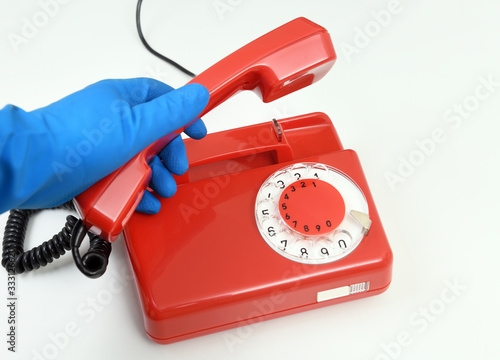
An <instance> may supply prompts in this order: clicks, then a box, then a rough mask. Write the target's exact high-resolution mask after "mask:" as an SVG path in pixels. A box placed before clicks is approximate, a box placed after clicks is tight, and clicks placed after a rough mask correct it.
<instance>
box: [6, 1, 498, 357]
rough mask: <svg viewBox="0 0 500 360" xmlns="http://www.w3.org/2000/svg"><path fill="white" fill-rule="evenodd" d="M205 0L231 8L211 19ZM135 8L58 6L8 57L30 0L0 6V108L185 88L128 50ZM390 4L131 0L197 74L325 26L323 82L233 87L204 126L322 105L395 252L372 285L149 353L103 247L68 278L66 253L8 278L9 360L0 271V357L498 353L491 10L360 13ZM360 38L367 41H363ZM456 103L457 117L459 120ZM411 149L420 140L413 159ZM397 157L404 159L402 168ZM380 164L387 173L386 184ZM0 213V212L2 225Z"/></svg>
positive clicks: (35, 237) (412, 4)
mask: <svg viewBox="0 0 500 360" xmlns="http://www.w3.org/2000/svg"><path fill="white" fill-rule="evenodd" d="M221 4H228V5H227V6H228V7H229V8H226V11H224V12H218V11H217V10H216V5H221ZM135 6H136V3H135V0H126V1H125V0H113V1H111V0H109V1H98V0H86V1H78V0H73V1H67V4H64V5H60V7H59V9H58V10H57V13H56V14H54V16H53V17H50V18H49V21H48V23H47V24H46V25H45V26H43V27H41V28H39V31H38V32H37V33H36V35H35V36H34V37H32V38H30V39H28V40H27V43H23V44H21V45H20V46H19V47H18V51H15V48H14V46H12V44H11V43H10V42H9V38H8V36H9V34H11V33H16V34H18V35H21V28H22V26H23V18H27V19H33V16H36V15H37V14H38V13H39V12H40V11H42V8H41V6H40V3H39V2H38V1H22V2H21V1H14V0H1V1H0V24H1V25H0V105H1V106H3V105H4V104H8V103H12V104H16V105H18V106H20V107H22V108H24V109H26V110H31V109H35V108H37V107H41V106H44V105H47V104H49V103H51V102H53V101H55V100H57V99H59V98H61V97H63V96H65V95H67V94H69V93H71V92H73V91H76V90H78V89H80V88H82V87H84V86H86V85H88V84H90V83H93V82H95V81H98V80H101V79H104V78H129V77H136V76H150V77H155V78H157V79H159V80H162V81H164V82H167V83H169V84H170V85H172V86H175V87H178V86H181V85H183V84H184V83H186V82H187V81H188V80H189V78H188V77H186V76H185V75H183V74H182V73H180V72H179V71H177V70H176V69H174V68H172V67H171V66H169V65H167V64H165V63H163V62H162V61H161V60H159V59H157V58H155V57H154V56H152V55H151V54H149V53H148V52H147V51H146V50H145V49H144V47H143V46H142V44H141V43H140V41H139V39H138V37H137V33H136V29H135ZM388 8H390V9H393V8H392V7H389V5H388V1H385V0H384V1H382V0H377V1H291V0H287V1H285V0H279V1H264V0H254V1H248V0H247V1H244V0H232V1H229V0H220V1H214V0H197V1H194V0H193V1H189V2H188V1H172V0H170V1H167V0H165V1H160V0H146V1H145V3H144V5H143V17H142V18H143V29H144V33H145V35H146V37H147V38H148V39H149V41H150V43H151V44H152V46H153V47H154V48H156V49H157V50H158V51H160V52H162V53H164V54H166V55H167V56H171V57H172V58H173V59H175V60H176V61H178V62H180V63H181V64H183V65H184V66H186V67H187V68H188V69H191V70H192V71H194V72H196V73H199V72H201V71H203V70H204V69H205V68H207V67H209V66H210V65H211V64H213V63H214V62H216V61H217V60H219V59H221V58H223V57H224V56H226V55H227V54H229V53H230V52H232V51H234V50H235V49H237V48H239V47H240V46H242V45H244V44H246V43H247V42H249V41H251V40H253V39H254V38H256V37H258V36H260V35H262V34H264V33H266V32H268V31H270V30H272V29H273V28H275V27H277V26H279V25H281V24H283V23H285V22H287V21H289V20H291V19H293V18H295V17H298V16H305V17H308V18H309V19H311V20H313V21H315V22H317V23H318V24H320V25H322V26H324V27H326V28H327V29H328V30H329V32H330V34H331V36H332V40H333V42H334V45H335V47H336V50H337V53H338V61H337V63H336V65H335V66H334V68H333V69H332V71H331V72H330V74H328V75H327V76H326V77H325V78H324V79H323V80H322V81H320V82H319V83H317V84H315V85H313V86H311V87H309V88H307V89H304V90H301V91H299V92H297V93H296V94H292V95H290V96H288V97H286V98H283V99H281V100H279V101H276V102H275V103H272V104H261V103H260V100H259V99H258V98H257V97H255V96H254V95H253V94H251V93H250V94H240V95H238V96H237V97H236V98H233V99H231V100H230V101H228V102H227V103H225V104H223V105H222V106H221V107H220V108H219V109H216V110H215V111H213V112H212V113H211V114H209V115H208V116H206V117H205V120H206V123H207V125H208V128H209V131H211V132H214V131H218V130H224V129H230V128H234V127H240V126H244V125H248V124H253V123H259V122H264V121H269V120H270V119H272V118H273V117H278V118H283V117H286V116H291V115H299V114H305V113H308V112H313V111H322V112H325V113H327V114H328V115H329V116H330V117H331V118H332V120H333V122H334V124H335V126H336V127H337V130H338V132H339V135H340V137H341V139H342V141H343V143H344V146H345V147H346V148H351V149H354V150H356V151H357V152H358V154H359V156H360V158H361V162H362V164H363V167H364V171H365V174H366V176H367V178H368V181H369V184H370V186H371V190H372V193H373V196H374V198H375V201H376V203H377V206H378V210H379V212H380V215H381V218H382V221H383V224H384V227H385V230H386V232H387V235H388V238H389V241H390V243H391V246H392V248H393V251H394V273H393V282H392V285H391V287H390V288H389V290H388V291H387V292H386V293H384V294H383V295H380V296H377V297H372V298H368V299H365V300H360V301H356V302H349V303H345V304H341V305H336V306H331V307H327V308H323V309H320V310H314V311H309V312H305V313H301V314H298V315H293V316H289V317H285V318H281V319H277V320H272V321H268V322H264V323H261V324H259V325H258V326H251V327H247V328H243V329H240V330H239V331H237V330H231V331H229V332H226V333H217V334H214V335H209V336H204V337H200V338H196V339H193V340H188V341H184V342H180V343H176V344H172V345H164V346H161V345H156V344H155V343H153V342H151V341H150V340H149V339H148V338H147V336H146V335H145V333H144V331H143V326H142V319H141V312H140V308H139V306H138V303H137V299H136V296H135V289H134V285H133V283H132V282H131V281H130V280H129V279H128V276H130V270H129V269H128V266H127V261H126V252H125V249H124V246H123V243H122V242H120V241H118V242H117V243H116V246H115V247H114V249H113V253H112V256H111V264H110V267H109V271H108V273H107V274H106V275H105V276H103V277H102V278H100V279H98V280H89V279H87V278H85V277H84V276H82V275H81V274H80V273H79V272H78V270H77V269H76V267H75V266H74V265H73V264H72V259H71V256H70V255H67V256H66V258H65V259H62V260H60V261H58V263H57V265H55V264H53V265H52V266H50V267H47V268H46V269H44V270H41V271H37V272H33V273H30V274H25V275H22V276H18V279H17V283H18V284H17V286H18V289H17V291H18V296H19V299H20V300H19V307H18V315H17V316H18V318H17V320H18V322H19V323H18V325H19V327H18V344H17V350H18V352H17V353H16V354H11V353H10V352H8V351H7V344H6V333H7V308H6V306H5V305H6V298H7V294H6V292H7V284H6V276H0V293H1V294H2V295H1V297H2V298H3V299H5V300H2V301H1V302H0V304H1V306H0V334H1V335H0V340H1V341H0V344H2V345H0V346H1V348H0V353H1V355H0V357H1V358H3V359H5V358H8V359H17V358H18V359H32V358H36V357H35V355H36V354H37V353H38V354H41V355H42V356H44V358H46V359H47V358H57V359H89V358H91V359H106V358H120V359H135V358H144V359H160V358H161V359H177V358H182V359H199V358H210V359H212V358H214V359H215V358H217V359H229V358H232V359H256V358H258V359H272V358H280V359H282V358H287V359H304V358H316V359H360V360H363V359H366V360H372V359H377V360H383V359H392V358H399V359H423V358H425V359H443V358H447V359H470V358H479V359H492V358H498V356H499V354H500V342H499V341H498V324H499V320H500V313H499V310H498V304H499V301H500V290H499V289H500V287H499V286H498V274H499V267H500V266H499V261H498V254H499V252H500V241H499V238H498V232H497V224H498V216H499V211H498V202H499V200H500V191H499V186H498V184H499V183H500V169H499V165H498V159H499V158H500V150H499V146H498V133H499V132H500V122H499V115H498V114H499V113H500V101H499V100H500V86H499V82H500V66H499V64H500V41H499V34H500V21H499V20H498V14H499V13H500V3H499V2H497V1H494V0H491V1H486V0H483V1H474V2H472V1H464V0H442V1H439V2H438V1H430V0H426V1H410V0H402V1H401V2H400V3H399V6H397V7H396V11H393V13H392V15H391V16H390V19H389V18H388V17H387V16H385V18H384V20H383V21H382V20H380V19H381V17H380V16H381V15H376V14H377V13H378V14H381V12H382V13H384V14H386V15H387V9H388ZM377 18H378V19H379V20H376V19H377ZM377 21H378V23H380V22H381V21H382V22H384V23H383V25H377ZM360 32H363V33H364V34H366V33H367V32H368V33H369V35H368V37H365V38H364V39H362V37H363V35H360ZM365 36H366V35H365ZM349 49H350V51H348V50H349ZM488 78H490V79H493V81H494V82H496V85H494V86H492V88H491V89H490V91H489V92H488V91H487V90H486V88H484V87H483V88H480V90H479V91H480V93H479V96H480V97H481V98H482V100H478V99H477V97H476V95H475V94H476V89H477V88H478V86H480V84H481V80H480V79H484V80H485V81H487V80H488ZM464 103H465V104H464ZM456 105H459V106H464V105H465V106H466V107H467V108H468V109H469V110H464V112H463V113H462V115H458V114H457V113H455V112H454V106H456ZM453 116H454V117H453ZM446 118H448V121H447V120H446ZM450 119H451V120H450ZM439 129H441V130H439ZM436 131H438V132H439V131H442V132H444V135H443V138H441V140H442V141H441V142H440V143H435V144H434V145H435V146H431V145H429V141H428V140H426V139H430V138H431V134H432V133H433V132H436ZM419 142H420V143H422V142H424V143H426V144H427V146H428V151H427V153H428V154H427V155H425V156H424V157H422V152H420V153H419V151H421V150H419V145H418V143H419ZM404 161H413V162H414V163H415V161H417V164H418V165H417V166H414V168H413V169H409V168H408V165H407V166H406V168H403V167H402V165H401V164H402V163H403V162H404ZM400 171H403V173H400ZM404 171H406V172H404ZM388 173H391V174H393V175H398V176H401V178H400V179H399V180H400V181H398V182H397V183H396V184H392V186H391V183H390V182H389V181H388V180H387V178H386V177H387V174H388ZM65 215H66V214H65V213H64V212H50V213H44V214H42V215H40V216H38V217H37V218H36V219H34V221H33V222H32V225H31V226H30V229H29V233H28V237H29V239H28V240H27V245H26V248H28V247H30V248H31V247H32V246H35V245H38V244H39V243H40V242H41V241H42V240H46V239H48V238H50V237H51V236H52V234H53V233H55V232H57V231H59V230H60V228H61V227H62V224H63V223H64V217H65ZM6 218H7V215H6V214H3V215H1V216H0V223H2V224H3V223H4V222H5V220H6ZM115 281H121V283H120V284H122V285H121V290H119V291H118V292H117V293H115V294H114V295H113V298H112V300H111V301H109V303H106V304H98V305H99V308H98V309H99V311H97V310H91V309H92V307H91V306H90V305H89V304H90V302H92V299H96V298H97V297H99V296H101V297H102V294H103V291H109V289H110V288H111V287H112V286H113V284H115V283H114V282H115ZM449 283H458V284H459V286H458V287H457V288H455V289H454V291H455V293H456V294H453V292H451V291H450V290H446V289H447V288H448V287H449V285H447V284H449ZM181 290H182V289H179V291H181ZM443 295H444V296H445V298H444V299H442V296H443ZM443 300H446V301H447V303H445V302H443ZM426 309H427V310H426ZM422 311H427V312H429V314H430V315H428V317H427V318H425V317H424V316H423V315H421V314H422V313H421V312H422ZM68 324H69V326H70V327H71V326H75V327H76V330H75V332H77V335H76V336H73V337H71V338H70V339H69V340H68V341H67V342H65V343H61V344H59V347H56V345H57V344H56V345H54V344H55V342H54V341H53V340H51V337H50V335H51V334H58V333H61V332H63V331H65V327H66V326H67V325H68ZM228 339H232V340H233V341H234V339H237V340H238V341H237V342H228ZM398 339H399V341H400V342H402V345H396V342H397V341H398ZM54 349H55V350H56V351H55V352H54V351H53V350H54ZM44 352H45V353H44ZM44 354H45V355H44ZM38 358H39V359H40V357H38Z"/></svg>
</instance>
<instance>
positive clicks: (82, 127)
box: [0, 78, 209, 213]
mask: <svg viewBox="0 0 500 360" xmlns="http://www.w3.org/2000/svg"><path fill="white" fill-rule="evenodd" d="M208 99H209V94H208V91H207V89H206V88H205V87H203V86H202V85H199V84H190V85H186V86H183V87H181V88H179V89H177V90H174V89H173V88H171V87H170V86H168V85H165V84H163V83H161V82H159V81H156V80H153V79H147V78H137V79H128V80H104V81H100V82H98V83H95V84H93V85H90V86H88V87H86V88H84V89H83V90H80V91H78V92H76V93H74V94H72V95H69V96H68V97H65V98H63V99H62V100H59V101H57V102H55V103H53V104H51V105H49V106H47V107H45V108H41V109H38V110H35V111H31V112H25V111H23V110H22V109H20V108H18V107H15V106H12V105H8V106H6V107H5V108H4V109H2V110H0V213H2V212H4V211H7V210H9V209H13V208H23V209H28V208H32V209H34V208H48V207H54V206H57V205H60V204H62V203H64V202H66V201H68V200H70V199H72V198H73V197H75V196H76V195H78V194H80V193H81V192H82V191H84V190H86V189H87V188H89V187H90V186H91V185H92V184H94V183H95V182H97V181H98V180H100V179H101V178H103V177H105V176H106V175H108V174H110V173H111V172H113V171H114V170H116V169H117V168H119V167H120V166H122V165H123V164H125V163H126V162H127V161H128V160H130V159H131V158H132V157H133V156H134V155H136V154H137V153H138V152H139V151H141V150H142V149H144V148H145V147H147V146H148V145H149V144H151V143H153V142H154V141H156V140H158V139H159V138H161V137H163V136H165V135H166V134H168V133H171V132H173V131H175V130H177V129H179V128H181V127H183V126H184V125H186V124H188V123H189V122H191V121H193V120H194V119H196V118H197V116H198V115H199V114H200V113H201V111H202V110H203V109H204V108H205V106H206V105H207V103H208ZM186 134H187V135H189V136H191V137H192V138H196V139H200V138H202V137H204V136H205V135H206V128H205V125H204V124H203V122H202V121H201V120H198V121H196V122H195V123H193V124H192V125H191V126H190V127H189V128H188V129H187V130H186ZM160 159H161V160H163V163H162V161H161V160H160ZM150 166H151V169H152V171H153V174H152V179H151V183H150V187H151V188H152V189H153V190H154V191H155V192H156V193H157V194H158V195H160V196H163V197H168V196H172V195H173V194H174V193H175V190H176V184H175V181H174V179H173V177H172V175H171V173H173V174H176V175H180V174H182V173H184V172H185V171H186V170H187V167H188V162H187V158H186V149H185V148H184V144H183V142H182V139H181V138H180V136H178V137H177V138H175V139H174V140H173V141H172V142H171V143H170V144H169V145H168V146H167V147H166V148H165V149H164V150H163V151H162V152H161V153H160V154H159V156H157V157H154V158H153V160H152V161H151V162H150ZM159 209H160V202H159V200H158V199H157V198H156V197H155V196H154V195H152V194H151V193H149V192H147V191H146V192H145V195H144V196H143V199H142V201H141V203H140V204H139V206H138V210H140V211H142V212H147V213H156V212H158V211H159Z"/></svg>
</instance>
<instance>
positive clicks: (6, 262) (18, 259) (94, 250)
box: [2, 201, 111, 278]
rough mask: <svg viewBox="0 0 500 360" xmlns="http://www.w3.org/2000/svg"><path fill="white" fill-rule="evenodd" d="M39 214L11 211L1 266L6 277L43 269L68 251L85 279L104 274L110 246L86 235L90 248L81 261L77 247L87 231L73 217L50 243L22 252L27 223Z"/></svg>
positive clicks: (33, 211)
mask: <svg viewBox="0 0 500 360" xmlns="http://www.w3.org/2000/svg"><path fill="white" fill-rule="evenodd" d="M54 209H67V210H75V207H74V205H73V203H72V202H71V201H70V202H67V203H65V204H62V205H60V206H58V207H56V208H54ZM39 211H40V210H31V209H14V210H11V211H10V214H9V218H8V220H7V224H6V225H5V233H4V237H3V246H2V266H3V267H4V268H5V269H6V270H7V271H8V272H9V274H22V273H23V272H26V271H32V270H36V269H38V268H40V267H43V266H46V265H47V264H49V263H51V262H52V261H54V259H59V258H60V257H61V256H62V255H64V254H65V253H66V251H69V250H70V249H71V250H72V252H73V257H74V259H75V263H76V265H77V267H78V269H80V271H81V272H82V273H83V274H84V275H86V276H88V277H91V278H97V277H99V276H101V275H102V274H104V272H105V271H106V267H107V265H108V259H109V255H110V254H111V244H110V243H108V242H107V241H106V240H104V239H101V238H100V237H98V236H97V235H94V234H90V233H89V238H90V248H89V251H88V252H87V253H86V254H85V255H84V256H83V259H82V258H81V257H80V253H79V252H78V247H79V246H80V244H81V242H82V239H83V237H84V236H85V234H86V233H87V229H86V228H85V226H84V225H83V223H82V222H81V220H78V219H77V218H76V217H74V216H72V215H69V216H68V217H67V218H66V224H65V225H64V228H63V229H62V230H61V231H60V232H59V233H58V234H56V235H54V236H53V237H52V239H50V240H48V241H45V242H43V243H42V244H41V245H39V246H37V247H34V248H33V249H31V250H29V251H26V252H25V251H24V238H25V235H26V228H27V226H28V222H29V219H30V217H31V216H32V215H34V214H36V213H38V212H39ZM76 233H78V239H75V234H76ZM82 234H83V236H82Z"/></svg>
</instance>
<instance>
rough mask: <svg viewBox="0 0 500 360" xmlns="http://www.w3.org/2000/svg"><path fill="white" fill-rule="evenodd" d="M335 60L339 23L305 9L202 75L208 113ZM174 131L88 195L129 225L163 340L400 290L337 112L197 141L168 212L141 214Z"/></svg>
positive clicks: (275, 92) (308, 76)
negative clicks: (151, 165) (329, 23)
mask: <svg viewBox="0 0 500 360" xmlns="http://www.w3.org/2000/svg"><path fill="white" fill-rule="evenodd" d="M334 61H335V52H334V50H333V46H332V43H331V40H330V36H329V35H328V32H327V31H326V30H325V29H324V28H322V27H320V26H318V25H316V24H314V23H312V22H310V21H309V20H307V19H304V18H299V19H296V20H293V21H291V22H289V23H287V24H285V25H283V26H281V27H279V28H278V29H276V30H274V31H272V32H270V33H268V34H266V35H264V36H262V37H261V38H259V39H257V40H255V41H253V42H252V43H250V44H248V45H246V46H245V47H243V48H241V49H240V50H238V51H236V52H235V53H233V54H231V55H230V56H228V57H226V58H225V59H223V60H222V61H220V62H219V63H217V64H216V65H214V66H213V67H211V68H210V69H208V70H206V71H205V72H204V73H202V74H201V75H199V76H198V77H196V78H195V79H193V81H192V82H197V83H201V84H203V85H205V86H206V87H207V88H208V89H209V91H210V94H211V98H210V103H209V105H208V106H207V108H206V109H205V111H204V113H206V112H207V111H209V110H211V109H212V108H213V107H215V106H217V105H219V104H220V103H222V102H223V101H224V100H226V99H227V98H228V97H230V96H231V95H233V94H234V93H235V92H237V91H238V90H246V89H249V90H260V92H261V95H262V98H263V100H264V101H272V100H274V99H277V98H279V97H281V96H284V95H286V94H288V93H290V92H293V91H295V90H298V89H300V88H303V87H305V86H307V85H310V84H312V83H313V82H315V81H316V80H318V79H320V78H321V77H322V76H323V75H325V74H326V72H328V70H329V69H330V68H331V67H332V65H333V63H334ZM170 138H171V137H170V136H168V137H166V138H164V139H162V140H160V141H158V142H157V143H155V144H153V145H151V146H150V147H149V148H147V149H146V150H144V151H143V152H142V153H140V154H139V155H137V156H136V157H135V158H134V159H132V160H131V162H129V163H128V164H127V165H126V166H125V167H123V168H122V169H119V170H118V171H117V172H115V173H113V174H111V175H110V176H109V177H107V178H105V179H103V180H102V181H101V182H99V183H98V184H96V185H95V186H94V187H93V188H91V189H90V190H88V191H87V192H85V193H84V194H82V195H80V196H79V197H78V198H77V200H76V205H77V208H78V209H79V212H80V213H81V215H82V216H83V217H84V218H85V221H86V223H87V226H88V227H91V228H92V230H93V231H96V232H100V234H101V236H102V237H105V238H107V239H108V240H109V241H113V240H115V238H116V237H117V236H118V234H119V233H120V231H121V229H122V228H123V227H125V229H124V237H125V241H126V244H127V248H128V252H129V255H130V260H131V263H132V267H133V270H134V273H135V276H136V283H137V287H138V290H139V295H140V301H141V303H142V307H143V311H144V319H145V327H146V331H147V333H148V335H149V336H150V337H151V338H152V339H153V340H154V341H156V342H159V343H171V342H175V341H180V340H185V339H189V338H193V337H196V336H200V335H204V334H209V333H214V332H217V331H221V330H226V329H230V328H234V327H237V326H241V325H247V324H251V323H253V322H257V321H262V320H265V319H271V318H276V317H279V316H283V315H288V314H293V313H297V312H301V311H305V310H309V309H314V308H318V307H322V306H327V305H331V304H336V303H340V302H344V301H349V300H354V299H359V298H363V297H367V296H370V295H375V294H379V293H381V292H383V291H384V290H386V289H387V287H388V286H389V284H390V281H391V269H392V252H391V249H390V247H389V244H388V242H387V238H386V236H385V233H384V230H383V228H382V224H381V222H380V218H379V215H378V213H377V209H376V208H375V204H374V201H373V199H372V196H371V194H370V190H369V188H368V184H367V182H366V179H365V177H364V174H363V171H362V168H361V164H360V162H359V159H358V157H357V155H356V153H355V152H354V151H352V150H344V148H343V147H342V144H341V142H340V140H339V138H338V135H337V133H336V131H335V128H334V127H333V125H332V123H331V120H330V119H329V118H328V117H327V116H326V115H325V114H322V113H313V114H307V115H303V116H297V117H293V118H289V119H283V120H279V121H276V120H274V121H273V122H269V123H264V124H259V125H254V126H248V127H244V128H239V129H233V130H229V131H224V132H219V133H213V134H209V135H208V136H207V137H206V138H205V139H203V140H201V141H193V140H191V139H187V140H185V144H186V148H187V154H188V159H189V161H190V167H189V170H188V172H187V174H185V175H184V176H181V177H177V178H176V181H177V184H178V190H177V193H176V195H175V196H174V197H172V198H169V199H160V201H161V203H162V207H161V211H160V213H159V214H157V215H153V216H151V215H145V214H140V213H134V212H133V210H134V209H135V205H136V204H137V202H138V200H139V199H140V197H141V194H142V192H143V191H144V189H145V188H146V186H147V183H148V181H149V176H150V175H149V169H148V167H147V160H148V159H149V157H150V156H151V155H152V154H153V153H155V152H156V151H158V150H159V149H160V148H162V147H163V146H164V145H165V144H166V143H167V142H168V141H169V140H170ZM124 194H127V195H129V196H124ZM132 214H133V215H132ZM128 220H129V221H128ZM125 225H126V226H125Z"/></svg>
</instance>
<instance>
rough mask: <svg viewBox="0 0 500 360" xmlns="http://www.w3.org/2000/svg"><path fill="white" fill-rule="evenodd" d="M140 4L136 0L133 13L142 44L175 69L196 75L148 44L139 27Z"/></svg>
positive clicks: (139, 0) (140, 0)
mask: <svg viewBox="0 0 500 360" xmlns="http://www.w3.org/2000/svg"><path fill="white" fill-rule="evenodd" d="M141 5H142V0H138V1H137V10H136V13H135V21H136V24H137V32H138V33H139V37H140V38H141V41H142V43H143V44H144V46H145V47H146V49H148V50H149V51H150V52H151V53H152V54H153V55H155V56H157V57H159V58H160V59H162V60H163V61H166V62H167V63H169V64H170V65H173V66H175V67H176V68H177V69H179V70H180V71H182V72H183V73H184V74H186V75H189V76H191V77H193V78H194V77H195V76H196V75H195V74H194V73H192V72H191V71H189V70H188V69H186V68H185V67H183V66H182V65H180V64H178V63H176V62H175V61H173V60H171V59H169V58H168V57H166V56H164V55H162V54H160V53H159V52H157V51H156V50H155V49H153V48H152V47H151V46H149V44H148V42H147V41H146V39H145V38H144V35H143V34H142V29H141Z"/></svg>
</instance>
